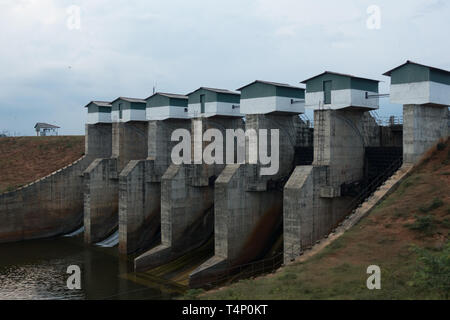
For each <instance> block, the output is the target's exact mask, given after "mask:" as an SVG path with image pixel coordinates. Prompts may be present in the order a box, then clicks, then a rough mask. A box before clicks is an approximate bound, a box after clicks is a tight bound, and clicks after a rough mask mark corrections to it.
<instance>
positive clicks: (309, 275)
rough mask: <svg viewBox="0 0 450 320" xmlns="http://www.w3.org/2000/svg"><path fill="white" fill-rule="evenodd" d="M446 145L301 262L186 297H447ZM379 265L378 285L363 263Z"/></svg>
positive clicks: (449, 205)
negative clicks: (373, 286) (372, 282)
mask: <svg viewBox="0 0 450 320" xmlns="http://www.w3.org/2000/svg"><path fill="white" fill-rule="evenodd" d="M449 185H450V148H449V143H448V142H447V143H445V144H444V143H442V144H440V145H438V147H437V148H435V150H433V152H430V154H429V155H428V157H427V158H426V160H424V161H423V162H422V163H421V164H420V165H419V166H418V167H417V168H415V169H414V171H413V173H412V174H411V175H410V176H409V177H408V178H407V179H405V180H404V181H403V182H402V183H401V184H400V185H399V187H398V188H397V190H396V191H395V192H394V193H392V194H391V195H390V196H389V197H388V198H387V199H386V200H384V201H383V202H382V203H380V204H379V205H378V206H377V207H376V208H375V209H374V210H373V211H372V212H371V213H370V214H369V216H367V217H366V218H365V219H363V220H362V221H361V222H360V223H359V224H358V225H356V226H355V227H353V228H352V229H351V230H349V231H348V232H347V233H346V234H344V235H343V236H342V237H341V238H339V239H338V240H336V241H335V242H333V243H332V244H331V245H330V246H329V247H327V248H326V249H325V250H323V251H322V252H321V253H319V254H318V255H316V256H314V257H313V258H311V259H310V260H308V261H306V262H304V263H296V264H293V265H289V266H286V267H284V268H282V269H281V270H279V271H278V272H277V273H274V274H270V275H267V276H264V277H260V278H257V279H249V280H243V281H240V282H238V283H235V284H232V285H230V286H228V287H224V288H220V289H216V290H212V291H210V292H204V291H202V290H191V291H188V292H187V294H186V295H185V296H184V298H186V299H192V298H194V299H449V293H450V243H449V235H450V193H449ZM371 265H377V266H379V267H380V268H381V290H369V289H367V285H366V281H367V279H368V277H369V275H368V274H367V268H368V267H369V266H371Z"/></svg>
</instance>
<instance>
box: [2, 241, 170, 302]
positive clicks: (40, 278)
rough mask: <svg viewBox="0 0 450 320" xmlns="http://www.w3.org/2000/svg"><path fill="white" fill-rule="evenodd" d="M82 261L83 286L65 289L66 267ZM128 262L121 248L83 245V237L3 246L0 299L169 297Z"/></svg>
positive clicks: (80, 263)
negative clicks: (139, 278) (138, 278)
mask: <svg viewBox="0 0 450 320" xmlns="http://www.w3.org/2000/svg"><path fill="white" fill-rule="evenodd" d="M70 265H78V266H79V267H80V268H81V274H82V277H81V279H82V289H81V290H69V289H68V288H67V284H66V283H67V279H68V277H69V276H70V275H69V274H67V268H68V266H70ZM131 270H132V266H131V265H130V262H127V261H123V260H120V259H118V257H117V248H96V247H87V246H84V245H83V241H82V238H81V237H77V238H70V239H67V238H64V239H52V240H39V241H30V242H22V243H13V244H2V245H0V300H4V299H8V300H15V299H39V300H42V299H44V300H46V299H168V298H170V294H169V293H167V292H165V290H164V288H162V289H161V288H159V287H158V286H156V285H155V286H152V285H151V284H150V285H149V284H148V283H145V285H143V284H138V283H135V282H133V281H130V280H127V279H126V278H127V276H128V278H130V275H132V273H130V272H131Z"/></svg>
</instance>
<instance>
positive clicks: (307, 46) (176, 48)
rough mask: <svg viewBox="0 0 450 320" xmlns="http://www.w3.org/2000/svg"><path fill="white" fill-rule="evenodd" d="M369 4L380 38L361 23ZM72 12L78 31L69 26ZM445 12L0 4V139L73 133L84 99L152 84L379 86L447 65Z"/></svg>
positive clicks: (398, 4)
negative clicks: (342, 77) (73, 10)
mask: <svg viewBox="0 0 450 320" xmlns="http://www.w3.org/2000/svg"><path fill="white" fill-rule="evenodd" d="M372 4H376V5H378V6H379V7H380V9H381V19H382V20H381V29H380V30H368V29H367V27H366V20H367V18H368V15H367V12H366V11H367V8H368V6H369V5H372ZM71 5H76V6H79V7H80V9H81V29H80V30H69V29H68V28H67V19H68V14H67V8H68V7H69V6H71ZM449 14H450V9H449V5H448V4H447V3H446V2H445V1H442V0H441V1H439V0H410V1H408V2H403V1H388V0H377V1H375V2H373V1H366V0H358V1H334V0H333V1H332V0H322V1H314V2H313V1H303V0H301V1H300V0H280V1H269V0H252V1H245V2H243V1H238V0H229V1H206V0H205V1H182V0H168V1H148V0H135V1H133V2H130V1H125V0H115V1H109V0H96V1H91V0H0V29H1V30H2V32H1V33H0V41H1V43H2V44H4V45H3V46H2V49H1V51H0V70H1V71H2V72H1V73H0V86H1V88H2V89H1V90H0V99H1V100H0V101H1V102H0V131H1V130H4V129H8V130H11V131H20V132H21V133H23V134H33V126H34V123H35V122H38V121H45V122H55V123H57V124H58V125H60V126H61V127H62V133H65V134H81V133H82V132H83V128H84V120H85V116H86V115H85V110H84V109H83V108H82V107H83V106H84V105H85V104H86V103H87V102H88V101H90V100H93V99H102V100H103V99H104V100H112V99H114V98H115V97H117V96H119V95H126V96H135V97H146V96H148V95H149V93H150V92H151V90H152V87H153V85H154V84H155V83H157V84H158V89H160V90H164V91H172V92H179V93H186V92H189V91H191V90H193V89H195V88H197V87H199V86H214V87H224V88H228V89H236V88H238V87H240V86H242V85H244V84H246V83H248V82H250V81H253V80H254V79H266V80H273V81H280V82H287V83H292V84H298V82H299V81H301V80H303V79H306V78H307V77H309V76H312V75H314V74H317V73H319V72H322V71H323V70H335V71H340V72H347V73H354V74H357V75H360V76H367V77H371V78H376V79H380V80H388V79H386V78H384V77H382V76H381V74H382V73H383V72H384V71H386V70H387V69H389V68H390V67H393V66H395V65H397V64H399V63H401V62H404V61H405V60H406V59H412V60H418V61H419V62H424V63H427V64H432V65H436V66H439V67H442V68H447V69H450V58H449V57H448V55H446V54H444V53H445V52H448V51H449V49H450V44H449V43H448V41H443V40H442V39H443V38H442V36H443V33H442V32H443V30H449V29H450V22H449V19H448V16H449ZM388 85H389V83H388V82H386V83H383V84H382V89H381V90H382V91H383V92H386V91H387V90H388ZM384 110H386V112H387V113H389V112H391V110H392V109H388V108H385V109H384ZM396 110H397V109H396ZM400 110H401V109H400ZM380 112H381V113H382V112H383V111H380ZM396 112H397V111H396Z"/></svg>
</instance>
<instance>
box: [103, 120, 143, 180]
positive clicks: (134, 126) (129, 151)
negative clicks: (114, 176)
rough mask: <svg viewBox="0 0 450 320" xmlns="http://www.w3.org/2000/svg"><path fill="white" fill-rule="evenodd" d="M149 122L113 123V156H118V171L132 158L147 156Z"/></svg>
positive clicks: (138, 158)
mask: <svg viewBox="0 0 450 320" xmlns="http://www.w3.org/2000/svg"><path fill="white" fill-rule="evenodd" d="M147 130H148V122H140V121H132V122H115V123H113V124H112V156H111V157H112V158H117V159H118V160H117V161H118V162H117V168H118V171H119V172H120V171H122V169H123V168H125V166H126V165H127V164H128V162H130V161H131V160H140V159H146V158H147V153H148V151H147V146H148V132H147Z"/></svg>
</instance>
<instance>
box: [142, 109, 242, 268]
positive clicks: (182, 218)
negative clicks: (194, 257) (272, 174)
mask: <svg viewBox="0 0 450 320" xmlns="http://www.w3.org/2000/svg"><path fill="white" fill-rule="evenodd" d="M238 128H241V129H243V122H242V119H240V118H231V117H221V116H214V117H209V118H206V117H204V118H197V119H192V126H191V132H192V134H191V136H192V141H191V143H192V156H193V157H194V155H195V154H196V152H201V151H202V150H203V148H202V147H205V146H207V145H208V144H209V143H207V142H204V141H203V133H204V132H205V131H206V130H208V129H217V130H219V131H220V132H221V133H222V135H223V136H224V137H225V136H226V129H233V130H235V129H238ZM223 143H224V159H225V158H226V145H225V143H226V141H223ZM224 167H225V165H224V164H211V165H208V164H205V163H201V164H200V163H199V164H182V165H174V164H172V165H171V166H170V167H169V169H168V170H167V171H166V173H165V174H164V175H163V177H162V180H161V245H159V246H157V247H155V248H153V249H152V250H150V251H148V252H146V253H144V254H142V255H141V256H139V257H137V258H136V259H135V269H136V270H137V271H143V270H146V269H150V268H152V267H155V266H158V265H161V264H164V263H167V262H169V261H171V260H173V259H176V258H177V257H180V256H182V255H183V254H185V253H187V252H189V251H190V250H192V249H195V248H197V247H200V246H201V245H202V244H203V243H205V242H206V241H207V240H208V239H209V238H210V237H211V236H212V234H213V228H214V226H213V224H214V211H213V206H214V181H215V179H216V177H217V176H218V175H219V174H220V173H221V172H222V170H223V168H224Z"/></svg>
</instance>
